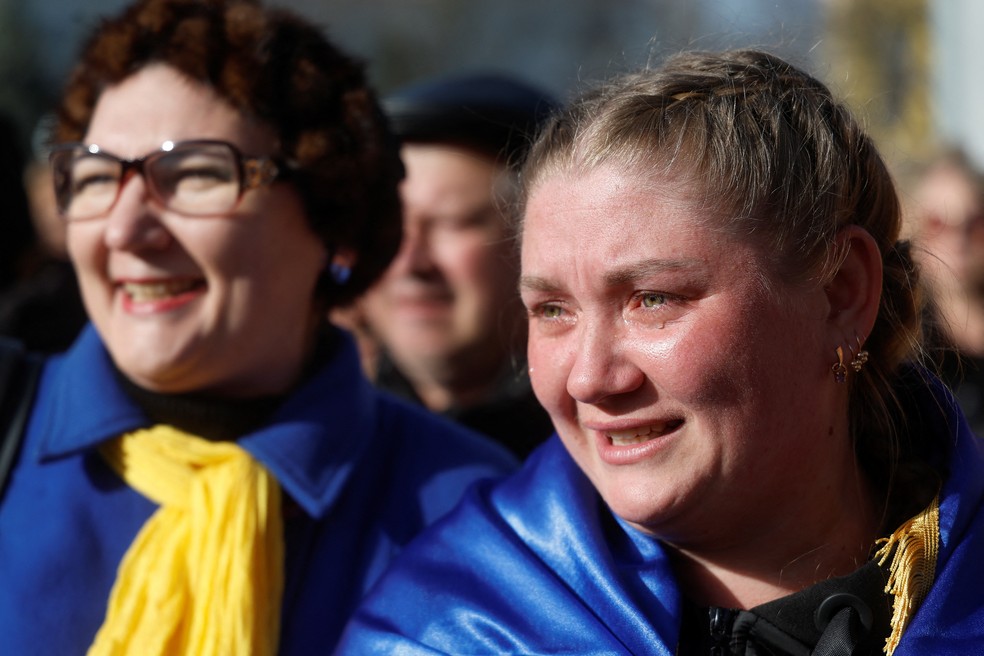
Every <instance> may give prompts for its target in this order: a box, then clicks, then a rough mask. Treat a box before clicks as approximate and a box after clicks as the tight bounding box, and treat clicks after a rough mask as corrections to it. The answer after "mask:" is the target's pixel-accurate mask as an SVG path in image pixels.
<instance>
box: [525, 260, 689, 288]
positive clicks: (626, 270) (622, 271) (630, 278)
mask: <svg viewBox="0 0 984 656" xmlns="http://www.w3.org/2000/svg"><path fill="white" fill-rule="evenodd" d="M700 263H701V261H700V260H697V259H693V258H680V259H655V258H654V259H651V260H642V261H641V262H635V263H633V264H630V265H628V266H623V267H618V268H616V269H613V270H612V271H608V272H606V273H605V276H604V281H605V285H606V286H608V287H617V286H619V285H624V284H627V283H631V282H634V281H636V280H642V279H645V278H648V277H650V276H654V275H658V274H661V273H666V272H667V271H681V270H685V269H693V268H695V267H697V266H698V265H699V264H700ZM519 288H520V289H521V290H522V289H526V290H529V291H535V292H555V291H558V290H560V289H561V285H559V284H557V283H556V282H553V281H552V280H550V279H548V278H542V277H540V276H521V277H520V279H519Z"/></svg>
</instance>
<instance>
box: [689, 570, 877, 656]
mask: <svg viewBox="0 0 984 656" xmlns="http://www.w3.org/2000/svg"><path fill="white" fill-rule="evenodd" d="M886 581H887V574H886V572H885V571H884V570H883V569H882V568H881V567H880V566H879V565H878V564H877V563H876V562H874V561H870V562H868V563H867V564H866V565H864V566H863V567H861V568H860V569H858V570H857V571H855V572H853V573H851V574H848V575H847V576H843V577H839V578H835V579H829V580H827V581H823V582H821V583H818V584H816V585H814V586H811V587H809V588H807V589H805V590H801V591H800V592H797V593H795V594H791V595H789V596H787V597H782V598H781V599H776V600H775V601H771V602H769V603H767V604H762V605H761V606H756V607H755V608H752V609H751V610H747V611H744V610H737V609H730V608H718V607H711V608H702V607H700V606H698V605H696V604H694V603H691V602H689V601H686V600H685V601H684V612H683V626H682V627H681V632H680V646H679V649H678V650H677V653H678V654H681V655H683V654H686V655H687V656H691V655H693V656H704V655H705V654H706V655H709V656H810V655H811V654H823V655H825V656H868V655H871V656H874V655H875V654H881V653H883V651H882V650H883V647H884V645H885V639H886V638H887V637H888V635H889V632H890V627H891V619H892V596H891V595H890V594H889V593H887V592H885V583H886Z"/></svg>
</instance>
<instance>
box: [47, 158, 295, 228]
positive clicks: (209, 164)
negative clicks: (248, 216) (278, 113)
mask: <svg viewBox="0 0 984 656" xmlns="http://www.w3.org/2000/svg"><path fill="white" fill-rule="evenodd" d="M50 161H51V168H52V174H53V177H54V183H55V197H56V199H57V202H58V209H59V211H60V212H61V214H62V216H63V217H64V218H65V219H66V220H67V221H84V220H86V219H95V218H98V217H102V216H105V215H106V214H108V213H109V211H110V210H111V209H113V206H114V205H115V204H116V200H117V199H118V198H119V195H120V190H121V189H122V188H123V185H124V184H126V181H127V180H129V179H130V176H131V175H132V174H134V173H139V174H140V175H142V176H143V178H144V181H145V182H146V184H147V190H148V192H149V193H150V196H151V197H152V198H153V199H154V200H155V201H157V202H158V203H160V204H161V205H162V206H163V207H165V208H167V209H169V210H172V211H175V212H178V213H180V214H183V215H185V216H215V215H218V214H224V213H226V212H229V211H231V210H232V209H234V208H235V207H236V205H237V204H238V203H239V199H240V198H242V195H243V193H244V192H246V190H248V189H253V188H255V187H259V186H261V185H265V184H270V183H271V182H273V181H274V180H276V179H277V178H278V177H282V176H283V170H284V169H282V167H280V166H278V165H277V163H276V162H275V161H274V160H273V159H272V158H270V157H246V156H244V155H243V154H242V153H241V152H239V150H238V149H237V148H236V147H235V146H233V145H232V144H230V143H227V142H225V141H212V140H194V141H179V142H173V141H165V142H164V145H162V146H161V149H160V150H158V151H155V152H153V153H150V154H149V155H145V156H144V157H141V158H139V159H122V158H120V157H117V156H116V155H113V154H111V153H108V152H106V151H104V150H102V149H100V148H99V146H96V145H84V144H78V143H71V144H62V145H60V146H56V147H55V148H54V149H53V150H52V153H51V156H50Z"/></svg>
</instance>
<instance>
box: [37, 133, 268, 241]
mask: <svg viewBox="0 0 984 656" xmlns="http://www.w3.org/2000/svg"><path fill="white" fill-rule="evenodd" d="M186 146H223V147H225V148H228V149H229V151H230V152H231V153H232V154H233V158H234V161H235V162H236V173H237V175H238V182H239V190H238V192H237V194H236V199H235V201H234V202H233V203H232V205H231V206H230V207H229V208H228V209H225V210H222V211H221V212H202V213H197V212H187V211H183V210H176V209H173V208H171V207H169V201H168V200H167V198H166V197H165V195H164V194H163V193H161V190H160V189H158V188H157V186H156V184H155V182H154V179H153V176H148V175H146V173H145V168H146V166H147V163H148V162H152V161H153V160H156V159H157V158H160V157H162V156H164V155H167V154H169V153H172V152H174V151H175V150H177V149H179V148H184V147H186ZM74 151H84V152H86V153H88V154H90V155H96V156H99V157H103V158H106V159H111V160H115V161H117V162H119V164H120V166H121V170H120V179H119V185H118V186H117V188H116V195H115V196H114V197H113V202H112V203H110V204H109V207H107V208H106V209H105V210H104V211H102V212H100V213H98V214H94V215H92V216H85V217H79V218H74V219H73V218H69V217H68V214H67V213H66V211H65V208H63V207H62V201H61V194H59V191H58V189H59V186H60V184H61V182H60V180H59V178H60V177H64V176H61V175H60V174H59V171H58V170H57V168H56V159H58V158H59V157H62V155H61V153H64V152H74ZM48 162H49V164H50V166H51V169H52V174H53V177H54V180H53V183H54V188H55V199H56V202H57V205H58V213H59V214H60V215H61V216H62V218H63V219H64V220H65V221H67V222H70V223H75V222H78V221H91V220H93V219H99V218H104V217H105V216H106V215H108V214H109V213H110V212H112V211H113V208H114V207H116V203H117V202H118V201H119V199H120V194H121V193H122V192H123V187H124V186H126V183H127V181H128V180H129V179H130V177H131V176H132V175H135V174H139V175H140V177H142V178H143V179H144V183H145V184H146V185H147V191H148V192H149V194H150V196H151V198H153V199H154V200H155V201H156V202H158V203H159V204H160V206H161V207H163V208H165V209H168V210H170V211H172V212H176V213H178V214H181V215H182V216H189V217H202V218H205V217H210V216H221V215H222V214H225V213H227V212H231V211H232V210H234V209H236V207H238V206H239V202H240V201H241V200H242V197H243V194H245V193H246V192H247V191H249V190H250V189H255V188H257V187H261V186H263V185H268V184H272V183H273V182H275V181H277V180H281V179H283V178H284V177H285V175H286V172H287V170H288V169H287V167H286V165H285V164H284V163H283V162H282V161H281V160H279V159H278V158H276V157H272V156H264V157H257V156H251V155H244V154H243V153H242V151H241V150H239V148H237V147H236V146H235V145H234V144H231V143H229V142H228V141H223V140H221V139H187V140H184V141H165V142H164V143H163V144H161V147H160V148H158V149H157V150H155V151H153V152H150V153H147V154H146V155H144V156H143V157H138V158H135V159H125V158H123V157H120V156H118V155H115V154H113V153H111V152H109V151H108V150H103V149H102V148H100V147H99V146H98V145H96V144H85V143H81V142H71V143H63V144H58V145H56V146H54V147H53V148H52V149H51V152H50V153H49V155H48Z"/></svg>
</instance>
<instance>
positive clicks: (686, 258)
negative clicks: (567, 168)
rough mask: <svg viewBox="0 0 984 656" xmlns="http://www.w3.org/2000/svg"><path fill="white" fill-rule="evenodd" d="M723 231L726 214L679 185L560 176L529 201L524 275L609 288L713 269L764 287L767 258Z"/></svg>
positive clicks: (613, 176)
mask: <svg viewBox="0 0 984 656" xmlns="http://www.w3.org/2000/svg"><path fill="white" fill-rule="evenodd" d="M723 223H724V222H723V219H722V217H721V216H720V210H717V214H716V213H715V209H714V208H713V207H710V206H709V205H708V203H707V201H706V199H700V198H698V197H697V196H696V195H695V194H693V193H692V192H691V191H690V189H689V188H688V187H687V185H686V184H685V183H683V182H682V181H680V180H670V179H658V178H655V179H654V178H653V177H652V176H647V175H640V174H635V173H631V172H626V171H619V170H617V169H615V168H614V167H601V168H597V169H593V170H590V171H586V172H579V173H570V172H565V173H558V174H554V175H551V176H549V177H546V178H544V179H542V180H541V181H540V182H539V183H538V184H537V186H536V187H535V188H533V189H532V190H531V193H530V195H529V197H528V201H527V205H526V212H525V215H524V218H523V231H522V269H523V275H524V277H526V279H532V278H537V279H539V278H541V277H542V278H544V279H552V280H555V281H556V282H557V283H560V282H561V281H578V283H582V282H586V281H591V283H592V284H596V283H601V284H604V285H606V286H610V285H612V284H616V283H619V284H620V283H623V282H625V279H626V276H629V277H632V278H638V277H640V276H641V277H651V276H653V275H661V274H662V273H669V272H674V271H682V270H693V269H695V268H701V267H706V268H709V269H717V270H719V271H734V272H747V273H748V274H749V275H750V276H753V277H755V278H756V279H760V278H761V275H762V272H764V271H766V270H768V262H767V258H765V257H764V254H763V253H761V250H760V249H758V248H756V246H755V245H754V244H752V243H749V242H748V241H747V240H739V239H737V238H736V237H735V236H733V235H730V234H728V233H727V232H726V231H725V230H724V228H723V227H722V226H723ZM566 284H567V283H566V282H565V283H564V285H565V286H566Z"/></svg>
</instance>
